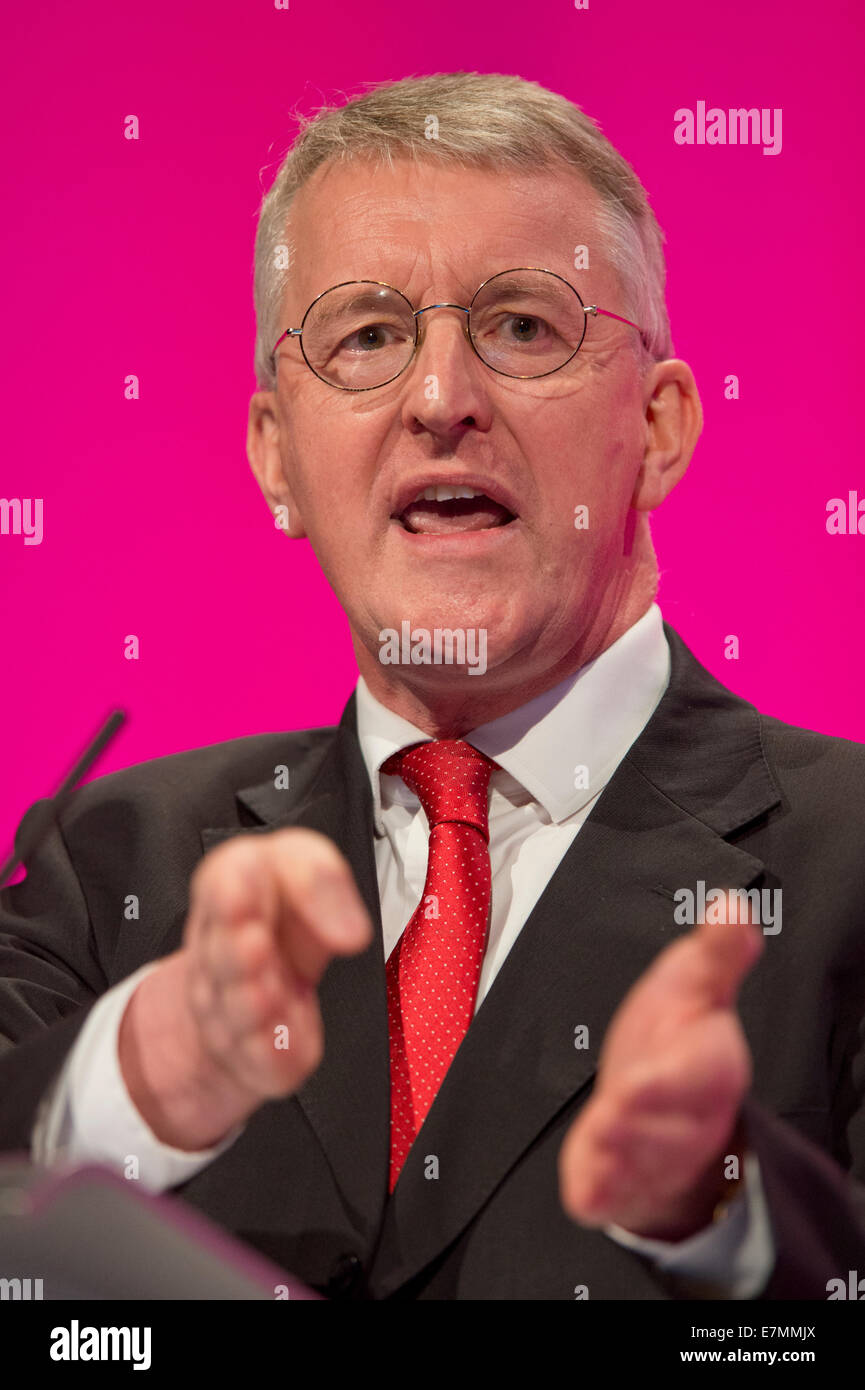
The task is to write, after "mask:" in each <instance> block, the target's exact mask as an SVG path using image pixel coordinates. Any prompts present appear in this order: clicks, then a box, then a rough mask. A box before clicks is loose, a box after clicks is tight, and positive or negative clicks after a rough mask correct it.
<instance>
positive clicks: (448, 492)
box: [414, 486, 486, 502]
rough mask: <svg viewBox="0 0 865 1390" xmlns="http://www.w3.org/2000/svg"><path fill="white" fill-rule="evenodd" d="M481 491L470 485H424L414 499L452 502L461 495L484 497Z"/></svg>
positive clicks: (417, 500) (418, 500) (461, 496)
mask: <svg viewBox="0 0 865 1390" xmlns="http://www.w3.org/2000/svg"><path fill="white" fill-rule="evenodd" d="M485 496H486V494H485V493H483V492H477V491H475V489H474V488H472V487H444V486H438V487H425V488H424V490H423V492H419V493H418V495H417V497H416V498H415V499H414V500H415V502H452V501H454V500H455V499H457V498H463V497H485Z"/></svg>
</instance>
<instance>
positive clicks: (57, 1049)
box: [0, 802, 108, 1153]
mask: <svg viewBox="0 0 865 1390" xmlns="http://www.w3.org/2000/svg"><path fill="white" fill-rule="evenodd" d="M43 804H44V803H42V802H36V803H34V805H33V806H32V807H31V808H30V809H29V810H28V811H27V813H26V814H25V816H24V818H23V820H22V821H21V824H20V826H19V829H18V834H19V835H20V833H21V830H22V829H23V828H24V827H25V825H26V823H27V819H28V817H29V816H32V815H33V814H34V812H35V811H36V809H37V807H40V806H42V805H43ZM107 987H108V981H107V980H106V977H105V974H104V972H103V970H102V967H101V965H100V962H99V959H98V956H97V952H96V947H95V942H94V938H93V932H92V926H91V921H90V915H89V912H88V908H87V903H86V900H85V896H84V893H83V891H82V888H81V884H80V883H79V880H78V876H77V874H76V872H75V869H74V868H73V866H72V862H71V859H70V856H69V853H68V851H67V847H66V844H65V841H64V839H63V833H62V830H61V828H60V825H59V824H58V823H57V822H56V821H55V822H54V823H53V825H52V827H51V829H50V831H49V833H48V834H47V835H46V836H45V838H44V839H43V840H42V842H41V844H40V845H39V846H38V847H37V848H36V850H34V852H33V853H32V855H31V856H30V860H29V864H28V873H27V876H26V878H24V879H23V880H22V881H21V882H20V883H16V884H14V885H12V886H11V887H7V888H4V889H2V890H0V1150H21V1151H26V1152H28V1153H29V1150H30V1141H31V1133H32V1130H33V1126H34V1123H35V1120H36V1115H37V1111H38V1108H39V1102H40V1100H41V1098H42V1096H43V1095H44V1093H45V1092H46V1090H47V1089H48V1088H49V1087H50V1085H51V1084H52V1082H53V1080H54V1078H55V1077H56V1076H57V1074H58V1072H59V1071H60V1068H61V1067H62V1065H63V1062H64V1059H65V1058H66V1055H67V1053H68V1052H69V1049H70V1048H71V1047H72V1044H73V1043H74V1041H75V1039H76V1037H77V1036H78V1033H79V1031H80V1029H81V1027H82V1025H83V1024H84V1021H85V1019H86V1017H87V1015H88V1013H89V1011H90V1008H91V1007H92V1005H93V1004H94V1003H95V1001H96V999H97V998H98V997H99V996H100V994H102V993H103V992H104V991H105V989H106V988H107Z"/></svg>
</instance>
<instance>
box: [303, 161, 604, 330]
mask: <svg viewBox="0 0 865 1390" xmlns="http://www.w3.org/2000/svg"><path fill="white" fill-rule="evenodd" d="M600 202H601V200H600V197H599V195H598V193H597V192H596V190H595V189H593V188H592V187H591V185H590V184H589V183H588V182H587V181H586V179H585V178H584V177H583V176H582V175H581V174H579V173H578V172H577V171H576V170H573V169H568V168H566V167H565V166H561V167H558V166H557V167H556V168H554V169H548V170H539V171H534V172H529V173H522V172H513V171H510V170H489V169H461V168H459V167H456V166H450V165H442V164H438V163H433V162H432V161H428V162H423V161H420V162H416V161H412V160H408V159H404V160H403V159H401V160H396V161H395V163H394V167H393V168H379V167H378V166H377V165H376V164H375V163H374V162H373V161H371V160H368V159H353V160H352V161H350V162H349V163H346V164H333V163H331V164H326V165H322V166H320V167H319V168H318V169H317V170H316V171H315V173H314V174H313V175H312V177H311V178H310V179H309V180H308V181H307V183H306V184H304V185H303V187H302V188H301V189H300V191H299V193H298V194H297V195H296V197H295V200H294V203H293V205H292V208H291V213H290V216H289V220H288V226H287V229H286V230H287V235H288V238H289V240H290V242H291V246H292V269H291V275H290V277H289V292H288V297H289V303H291V304H292V305H293V307H294V309H295V310H298V309H301V308H303V307H305V306H306V305H307V304H308V303H309V302H310V300H311V299H313V298H314V297H315V295H317V294H320V293H321V291H322V290H324V289H327V288H328V287H329V286H330V285H335V284H338V283H340V281H342V280H355V279H364V278H370V279H376V280H386V281H388V282H389V283H391V284H395V285H397V287H398V288H400V289H403V290H404V291H405V292H407V293H408V294H409V295H411V294H412V292H413V291H415V292H420V293H423V292H425V290H426V289H428V288H429V287H430V286H431V284H432V281H433V279H435V280H436V282H437V290H438V291H439V292H441V293H446V294H448V295H450V294H455V293H462V294H466V293H467V294H471V293H473V291H474V290H475V289H477V286H478V285H479V284H480V282H481V280H483V279H485V278H486V277H487V276H488V275H490V274H493V273H495V271H497V270H506V269H510V268H511V267H514V266H518V265H540V266H546V267H547V268H548V269H550V270H555V271H557V272H558V273H559V274H560V275H564V276H565V277H570V278H573V275H574V255H575V248H576V247H577V246H582V245H586V246H588V248H589V266H590V270H589V271H582V272H580V283H584V284H588V283H589V277H591V282H592V283H593V284H594V285H596V286H600V284H601V282H602V281H603V280H604V279H605V278H606V276H608V275H609V273H610V272H609V267H608V264H607V261H606V257H605V255H604V248H603V246H602V245H601V243H600V238H599V236H598V235H597V233H596V231H595V225H596V213H597V210H598V208H599V206H600ZM444 281H447V283H444Z"/></svg>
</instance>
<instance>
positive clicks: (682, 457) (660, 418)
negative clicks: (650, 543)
mask: <svg viewBox="0 0 865 1390" xmlns="http://www.w3.org/2000/svg"><path fill="white" fill-rule="evenodd" d="M643 409H644V414H645V418H646V449H645V453H644V455H643V462H642V465H641V467H640V472H639V474H638V476H637V481H636V483H635V485H634V495H633V497H632V499H631V506H632V507H634V508H635V509H636V510H637V511H640V512H650V511H652V510H654V508H655V507H658V506H660V504H661V503H662V502H663V500H664V498H665V497H666V496H667V494H668V493H670V492H672V490H673V488H674V487H675V486H676V483H677V482H678V481H679V479H680V478H681V477H682V476H683V474H684V472H685V470H686V468H687V467H688V464H689V463H690V462H691V456H692V454H693V452H694V449H695V448H696V444H697V440H698V439H699V438H700V434H701V433H702V430H703V407H702V405H701V404H700V394H699V392H698V390H697V383H696V381H695V380H694V373H693V372H692V371H691V368H690V367H689V366H688V364H687V362H682V361H680V360H679V359H678V358H675V357H671V358H668V359H667V360H666V361H664V362H656V363H655V364H654V365H653V366H652V367H651V368H650V370H649V371H648V372H647V374H646V378H645V383H644V391H643Z"/></svg>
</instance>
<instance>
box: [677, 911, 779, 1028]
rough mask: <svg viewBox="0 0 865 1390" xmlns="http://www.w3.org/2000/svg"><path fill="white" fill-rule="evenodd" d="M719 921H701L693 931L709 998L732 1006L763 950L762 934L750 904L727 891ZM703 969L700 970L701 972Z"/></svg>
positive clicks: (721, 1004) (718, 1006)
mask: <svg viewBox="0 0 865 1390" xmlns="http://www.w3.org/2000/svg"><path fill="white" fill-rule="evenodd" d="M717 914H718V916H719V917H720V918H721V920H720V921H712V922H701V923H700V925H699V926H698V927H697V928H696V929H695V931H694V933H693V940H694V943H695V944H696V945H697V946H698V947H699V950H700V954H701V957H702V960H701V964H702V965H703V967H704V970H705V976H704V978H705V983H706V989H707V992H708V995H709V998H708V1001H707V1002H709V1003H710V1004H711V1005H713V1006H714V1007H716V1008H730V1007H731V1006H732V1004H733V1002H734V1001H735V998H736V995H737V993H738V991H739V987H740V986H741V983H742V981H743V979H744V978H745V976H746V975H747V973H748V971H749V970H750V969H751V967H752V966H753V965H754V964H756V962H757V961H758V960H759V958H760V956H761V955H762V953H763V936H762V933H761V931H760V930H759V928H758V927H757V926H756V925H754V924H753V917H752V912H751V907H750V903H746V904H745V906H744V908H743V906H742V903H741V900H740V899H739V898H737V897H735V896H733V897H731V895H730V893H728V894H727V896H726V898H725V899H724V900H723V902H721V903H719V904H718V906H717ZM702 973H703V971H701V974H702Z"/></svg>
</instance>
